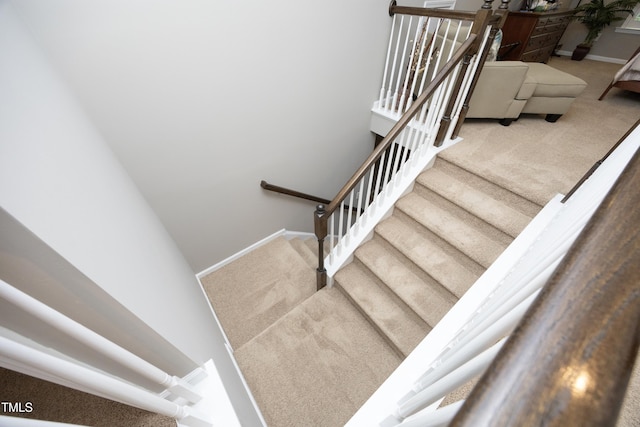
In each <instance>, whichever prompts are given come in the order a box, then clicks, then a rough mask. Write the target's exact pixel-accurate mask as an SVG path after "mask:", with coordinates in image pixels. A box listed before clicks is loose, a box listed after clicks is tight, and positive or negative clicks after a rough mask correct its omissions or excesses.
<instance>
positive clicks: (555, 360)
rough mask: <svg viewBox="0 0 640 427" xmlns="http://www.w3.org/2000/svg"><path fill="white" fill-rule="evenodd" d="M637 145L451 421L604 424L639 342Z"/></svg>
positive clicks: (615, 408)
mask: <svg viewBox="0 0 640 427" xmlns="http://www.w3.org/2000/svg"><path fill="white" fill-rule="evenodd" d="M638 188H640V152H636V154H635V155H634V157H633V158H632V160H631V161H630V162H629V164H628V165H627V167H626V168H625V170H624V171H623V173H622V174H621V176H620V177H619V179H618V180H617V181H616V184H615V185H614V186H613V188H612V189H611V191H610V192H609V194H608V195H607V196H606V197H605V199H604V201H603V202H602V204H601V205H600V207H599V208H598V209H597V210H596V212H595V214H594V215H593V217H592V218H591V220H590V221H589V222H588V223H587V225H586V227H585V229H584V230H583V232H582V233H581V234H580V236H579V237H578V239H577V240H576V242H575V243H574V244H573V246H572V247H571V249H570V250H569V252H568V253H567V255H566V256H565V258H564V260H563V261H562V263H561V264H560V265H559V266H558V268H557V269H556V271H555V272H554V274H553V275H552V277H551V279H550V280H549V282H548V283H547V284H546V285H545V287H544V288H543V290H542V291H541V293H540V295H539V296H538V298H537V299H536V301H535V302H534V304H533V305H532V306H531V308H530V309H529V311H528V312H527V314H526V315H525V317H524V318H523V320H522V322H521V323H520V325H519V326H518V327H517V328H516V330H515V331H514V333H513V334H512V336H511V338H510V339H509V340H508V341H507V343H506V344H505V346H504V347H503V349H502V350H501V352H500V353H499V354H498V356H497V357H496V359H495V360H494V362H493V364H492V365H491V366H490V367H489V368H488V370H487V372H486V373H485V375H484V376H483V377H482V378H481V380H480V382H479V383H478V385H477V386H476V387H475V388H474V390H473V391H472V392H471V394H470V396H469V398H468V399H467V401H466V402H465V404H464V405H463V407H462V408H461V410H460V411H459V412H458V414H457V415H456V417H455V418H454V420H453V421H452V423H451V424H450V425H451V426H465V427H466V426H469V427H471V426H479V425H480V426H489V425H490V426H531V425H545V426H611V425H614V424H615V422H616V419H617V417H618V414H619V411H620V405H621V404H622V401H623V398H624V394H625V390H626V387H627V384H628V382H629V377H630V375H631V371H632V368H633V365H634V362H635V360H636V357H637V351H638V345H639V342H640V285H639V284H640V209H638V206H640V191H638Z"/></svg>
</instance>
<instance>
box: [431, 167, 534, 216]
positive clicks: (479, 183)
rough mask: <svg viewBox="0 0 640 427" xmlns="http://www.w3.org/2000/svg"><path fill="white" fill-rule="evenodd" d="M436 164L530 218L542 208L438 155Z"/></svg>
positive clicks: (444, 170)
mask: <svg viewBox="0 0 640 427" xmlns="http://www.w3.org/2000/svg"><path fill="white" fill-rule="evenodd" d="M435 165H436V166H437V167H438V169H440V170H442V171H443V172H445V173H447V174H448V175H451V176H453V177H455V178H456V179H457V180H458V181H460V182H465V183H467V184H468V185H471V186H473V187H475V188H476V189H478V190H480V191H482V192H483V193H485V194H488V195H489V196H490V197H491V198H492V199H495V200H501V201H503V202H504V203H506V204H507V205H509V206H511V207H512V208H514V209H516V210H517V211H519V212H520V213H523V214H524V215H526V216H528V217H530V218H533V217H534V216H536V215H537V214H538V212H540V210H541V209H542V206H541V205H539V204H537V203H536V202H534V201H532V200H529V199H527V198H525V197H524V196H521V195H520V194H516V193H514V192H512V191H511V190H509V189H507V188H504V187H501V186H500V185H498V184H496V183H494V182H492V181H489V180H487V179H486V178H483V177H482V176H480V175H476V174H475V173H474V172H471V171H468V170H467V169H464V168H463V167H461V166H459V165H457V164H456V163H453V162H450V161H448V160H446V159H444V158H443V157H440V156H438V158H437V159H436V162H435Z"/></svg>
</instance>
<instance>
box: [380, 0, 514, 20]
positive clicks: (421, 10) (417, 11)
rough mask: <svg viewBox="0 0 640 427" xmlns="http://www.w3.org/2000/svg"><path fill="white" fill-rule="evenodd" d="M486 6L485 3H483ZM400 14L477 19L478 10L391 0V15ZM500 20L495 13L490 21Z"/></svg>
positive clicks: (489, 3) (488, 3) (500, 7)
mask: <svg viewBox="0 0 640 427" xmlns="http://www.w3.org/2000/svg"><path fill="white" fill-rule="evenodd" d="M491 3H493V0H488V1H485V5H491ZM508 4H509V2H508V1H506V2H503V3H502V4H501V5H500V6H499V9H506V6H505V5H508ZM483 6H484V5H483ZM483 9H491V7H490V6H489V7H483ZM396 13H397V14H400V15H413V16H427V17H432V18H445V19H459V20H461V21H470V22H471V21H474V20H475V19H476V13H477V12H476V11H468V10H450V9H436V8H428V7H414V6H398V4H397V2H396V0H391V3H390V4H389V16H393V15H395V14H396ZM499 20H500V16H499V15H495V16H493V17H492V18H491V21H490V23H491V24H493V23H496V22H498V21H499Z"/></svg>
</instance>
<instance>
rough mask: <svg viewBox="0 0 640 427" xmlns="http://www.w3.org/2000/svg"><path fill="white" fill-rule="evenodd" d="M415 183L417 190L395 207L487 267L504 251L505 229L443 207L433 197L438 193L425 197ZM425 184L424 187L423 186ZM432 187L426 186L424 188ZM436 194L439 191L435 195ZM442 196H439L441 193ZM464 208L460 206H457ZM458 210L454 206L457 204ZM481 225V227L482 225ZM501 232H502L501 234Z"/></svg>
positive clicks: (505, 243)
mask: <svg viewBox="0 0 640 427" xmlns="http://www.w3.org/2000/svg"><path fill="white" fill-rule="evenodd" d="M416 187H422V186H421V185H419V184H416V185H415V186H414V191H412V192H411V193H409V194H407V195H406V196H404V197H403V198H401V199H400V200H398V202H397V203H396V205H395V206H396V208H398V209H400V210H402V211H403V212H404V213H405V214H407V215H408V216H410V217H411V218H413V219H414V220H416V221H417V222H418V223H420V224H422V225H423V226H424V227H426V228H427V229H429V230H430V231H432V232H433V233H435V234H436V235H438V236H439V237H441V238H442V239H444V240H446V241H447V242H449V243H450V244H451V245H453V246H454V247H456V248H457V249H459V250H460V251H461V252H462V253H464V254H466V255H467V256H469V257H470V258H471V259H473V260H475V261H476V262H478V263H479V264H480V265H482V266H483V267H485V268H488V267H489V266H490V265H491V263H492V262H493V261H494V260H495V259H496V258H497V257H498V256H499V255H500V254H501V253H502V252H503V251H504V249H505V248H506V247H507V246H508V244H509V242H508V241H506V240H505V238H508V236H507V235H505V234H504V233H501V232H499V230H497V229H495V228H494V230H495V232H494V231H493V230H490V229H489V228H493V227H491V226H489V225H488V224H486V223H485V225H481V224H479V222H480V220H478V219H477V218H476V219H475V220H474V219H473V218H469V217H470V216H471V215H469V217H467V218H464V214H461V213H460V212H454V211H453V210H452V209H449V208H448V207H444V206H443V204H442V202H440V203H439V202H438V200H434V199H435V197H433V196H427V197H429V199H427V198H425V197H424V195H425V194H424V192H423V193H420V194H419V193H418V192H417V191H416ZM422 188H424V187H422ZM428 191H429V190H427V189H425V192H428ZM436 196H437V195H436ZM438 197H439V196H438ZM457 209H459V210H461V209H460V208H457ZM454 210H455V208H454ZM479 227H481V228H479ZM500 233H501V234H502V236H501V235H500Z"/></svg>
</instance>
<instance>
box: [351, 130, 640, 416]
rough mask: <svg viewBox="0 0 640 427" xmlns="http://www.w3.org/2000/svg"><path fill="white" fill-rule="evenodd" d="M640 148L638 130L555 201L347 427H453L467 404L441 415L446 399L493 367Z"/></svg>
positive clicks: (447, 408) (639, 132)
mask: <svg viewBox="0 0 640 427" xmlns="http://www.w3.org/2000/svg"><path fill="white" fill-rule="evenodd" d="M639 147H640V128H636V130H635V131H634V132H632V133H630V135H629V136H628V137H627V138H626V139H625V140H624V141H623V142H622V143H621V144H620V145H619V146H618V148H617V149H616V150H615V151H613V152H612V153H611V155H610V156H609V157H608V158H607V159H606V160H605V161H604V162H603V163H602V165H601V166H600V167H599V168H598V169H596V170H595V172H594V173H593V174H592V175H591V177H590V178H588V179H587V180H586V181H585V182H584V183H583V184H582V185H581V186H580V187H579V188H578V189H577V190H576V192H575V193H574V194H573V195H572V196H571V198H569V199H568V200H566V201H565V202H564V203H562V202H561V198H562V197H561V196H560V195H558V196H557V197H556V198H554V199H553V200H552V201H551V202H549V204H548V205H547V206H545V208H544V209H543V210H542V211H541V212H540V214H538V216H536V218H534V220H533V221H532V222H531V223H530V224H529V225H528V226H527V227H526V228H525V230H524V231H523V232H522V233H521V234H520V235H519V236H518V237H517V238H516V239H515V240H514V242H513V243H512V244H511V245H510V246H509V247H508V248H507V250H506V251H505V252H504V253H503V254H502V255H501V256H500V257H499V258H498V259H497V260H496V262H495V263H494V264H493V265H491V267H490V268H489V269H488V270H487V271H486V272H485V273H484V274H483V275H482V276H481V277H480V278H479V279H478V281H477V282H476V283H475V284H474V285H473V286H472V287H471V288H470V289H469V291H467V293H466V294H465V295H464V296H463V297H462V298H461V299H460V301H459V302H458V303H457V304H456V305H455V306H454V307H453V308H452V309H451V310H450V311H449V313H447V314H446V315H445V317H444V318H443V319H442V320H441V321H440V322H439V323H438V325H436V327H435V328H434V329H433V330H432V331H431V333H430V334H429V335H428V336H427V337H426V338H425V339H424V340H423V341H422V342H421V343H420V344H419V345H418V347H417V348H416V349H415V350H414V351H413V352H412V353H411V354H410V355H409V356H408V357H407V359H405V361H404V362H403V363H402V364H401V365H400V367H399V368H398V369H397V370H396V371H395V372H394V373H393V374H392V375H391V376H390V377H389V378H388V379H387V381H386V382H385V383H384V384H383V385H382V386H381V387H380V388H379V389H378V390H377V391H376V392H375V393H374V394H373V396H371V398H370V399H369V401H367V402H366V403H365V405H363V406H362V407H361V408H360V410H359V411H358V412H357V413H356V414H355V415H354V417H353V418H352V419H351V420H350V421H349V422H348V423H347V425H348V426H359V425H381V426H385V427H391V426H413V425H416V426H417V425H447V424H448V423H449V421H450V420H451V419H453V417H454V416H455V415H456V413H457V410H458V409H459V407H460V404H457V405H455V406H454V405H450V406H451V407H449V406H447V407H444V408H438V406H439V405H440V404H441V402H442V400H443V399H444V397H445V396H446V395H447V394H448V393H450V392H451V391H452V390H454V389H455V388H456V387H457V386H459V385H461V384H462V381H465V380H468V379H470V378H471V376H472V374H473V375H476V376H477V375H479V374H481V373H482V372H483V371H484V370H485V369H486V368H487V367H488V366H489V364H490V363H491V362H492V360H493V355H492V353H491V352H492V351H493V350H496V347H495V345H496V343H499V342H504V340H506V339H507V337H508V335H509V334H510V333H511V331H512V330H513V329H514V328H515V327H516V325H517V324H518V323H519V321H520V320H521V319H522V317H523V315H524V313H525V311H526V310H527V309H528V307H529V306H530V305H531V304H532V302H533V301H534V300H535V298H536V296H537V294H538V293H539V291H540V289H541V288H542V287H543V286H544V284H545V283H546V282H547V280H548V279H549V277H551V275H552V273H553V272H554V270H555V269H556V267H557V266H558V264H559V263H560V262H561V261H562V258H563V257H564V255H565V254H566V253H567V251H568V250H569V248H570V246H571V245H572V244H573V242H574V241H575V240H576V238H577V236H578V235H579V234H580V232H581V231H582V229H583V228H584V226H585V225H586V223H587V222H588V221H589V219H590V218H591V216H592V215H593V213H594V212H595V210H596V209H597V208H598V206H599V205H600V204H601V202H602V200H603V199H604V197H605V196H606V194H607V193H608V192H609V190H610V189H611V187H612V186H613V184H614V182H615V181H616V179H617V177H618V176H619V175H620V173H621V172H622V170H623V169H624V167H625V166H626V164H627V163H628V162H629V160H630V159H631V158H632V156H633V155H634V153H635V152H636V151H637V150H638V148H639ZM491 349H493V350H491ZM493 353H494V354H495V351H494V352H493ZM488 356H491V357H488ZM425 368H426V369H425ZM389 402H395V403H391V404H390V403H389Z"/></svg>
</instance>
